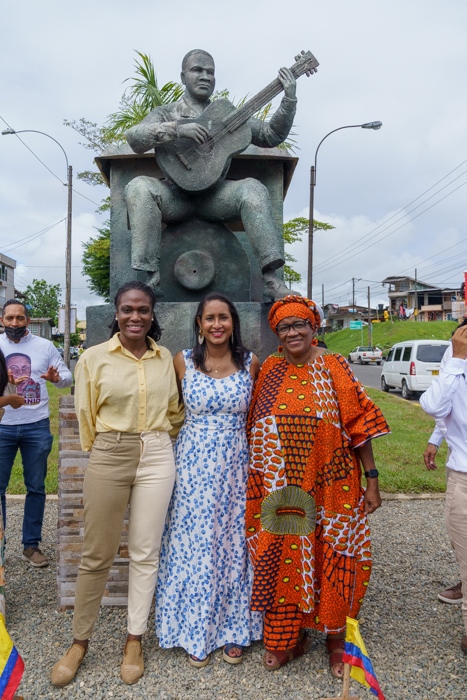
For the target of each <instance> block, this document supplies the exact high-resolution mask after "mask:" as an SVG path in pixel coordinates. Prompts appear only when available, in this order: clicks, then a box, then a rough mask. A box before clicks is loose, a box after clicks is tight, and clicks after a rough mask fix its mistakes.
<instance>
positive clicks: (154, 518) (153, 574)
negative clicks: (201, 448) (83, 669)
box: [73, 431, 175, 640]
mask: <svg viewBox="0 0 467 700" xmlns="http://www.w3.org/2000/svg"><path fill="white" fill-rule="evenodd" d="M174 481H175V463H174V457H173V450H172V442H171V439H170V436H169V434H168V433H167V432H165V431H163V432H160V431H151V432H145V433H141V434H139V433H117V432H110V433H99V434H98V436H97V438H96V440H95V442H94V445H93V447H92V450H91V455H90V457H89V463H88V466H87V467H86V473H85V476H84V543H83V555H82V558H81V564H80V566H79V574H78V581H77V584H76V596H75V612H74V616H73V636H74V638H75V639H80V640H84V639H89V638H90V637H91V635H92V631H93V629H94V624H95V622H96V618H97V615H98V613H99V608H100V604H101V600H102V596H103V594H104V591H105V586H106V583H107V579H108V575H109V570H110V567H111V566H112V563H113V561H114V559H115V556H116V554H117V551H118V547H119V544H120V538H121V533H122V526H123V520H124V517H125V511H126V508H127V505H128V503H129V504H130V526H129V533H128V551H129V556H130V570H129V587H128V632H129V633H130V634H143V633H144V632H145V631H146V628H147V620H148V616H149V611H150V608H151V603H152V599H153V595H154V589H155V586H156V583H157V572H158V569H159V550H160V544H161V539H162V533H163V530H164V524H165V517H166V513H167V509H168V506H169V503H170V499H171V496H172V490H173V485H174Z"/></svg>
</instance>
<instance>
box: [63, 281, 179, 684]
mask: <svg viewBox="0 0 467 700" xmlns="http://www.w3.org/2000/svg"><path fill="white" fill-rule="evenodd" d="M155 301H156V299H155V296H154V294H153V292H152V290H151V289H150V287H148V286H147V285H145V284H143V283H141V282H128V283H127V284H125V285H123V287H120V289H119V290H118V292H117V294H116V297H115V308H116V316H115V320H114V322H113V324H112V327H111V338H110V340H108V341H107V342H106V343H102V344H101V345H96V346H94V347H92V348H90V349H89V350H86V352H85V353H84V354H83V355H82V357H81V358H80V361H79V362H78V365H77V368H76V377H75V380H76V393H75V399H76V412H77V416H78V421H79V433H80V439H81V445H82V448H83V450H85V451H91V454H90V457H89V463H88V466H87V468H86V473H85V478H84V543H83V555H82V559H81V564H80V567H79V574H78V581H77V584H76V595H75V610H74V616H73V636H74V640H73V645H72V646H71V648H70V649H69V650H68V651H67V652H66V654H65V655H64V656H63V657H62V658H61V659H60V661H59V662H58V663H57V664H56V665H55V666H54V668H53V670H52V673H51V679H52V682H53V683H54V684H55V685H58V686H64V685H67V684H68V683H69V682H70V681H71V680H72V679H73V678H74V676H75V674H76V671H77V670H78V667H79V665H80V663H81V661H82V660H83V658H84V655H85V653H86V650H87V647H88V640H89V638H90V637H91V634H92V631H93V628H94V623H95V621H96V618H97V615H98V612H99V607H100V603H101V599H102V596H103V594H104V590H105V585H106V583H107V578H108V574H109V570H110V567H111V565H112V563H113V561H114V559H115V556H116V554H117V551H118V547H119V543H120V536H121V532H122V526H123V520H124V516H125V511H126V508H127V505H128V503H129V504H130V527H129V532H128V551H129V556H130V571H129V590H128V636H127V641H126V644H125V649H124V658H123V664H122V668H121V677H122V679H123V680H124V681H125V682H126V683H135V682H136V681H137V680H138V678H140V677H141V675H142V674H143V671H144V663H143V654H142V649H141V637H142V635H143V633H144V632H145V631H146V627H147V620H148V615H149V610H150V607H151V603H152V599H153V595H154V588H155V585H156V582H157V572H158V567H159V549H160V542H161V537H162V532H163V528H164V521H165V516H166V512H167V508H168V506H169V502H170V498H171V495H172V489H173V485H174V479H175V464H174V458H173V450H172V442H171V439H170V435H169V431H171V432H172V434H174V433H176V432H178V429H179V428H180V425H181V423H182V420H183V417H182V413H181V411H179V395H178V389H177V383H176V379H175V372H174V368H173V363H172V357H171V355H170V352H169V351H168V350H167V349H166V348H164V347H161V346H160V345H157V342H156V341H158V340H159V338H160V336H161V331H160V328H159V325H158V323H157V320H156V317H155V315H154V305H155Z"/></svg>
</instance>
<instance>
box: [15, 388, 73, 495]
mask: <svg viewBox="0 0 467 700" xmlns="http://www.w3.org/2000/svg"><path fill="white" fill-rule="evenodd" d="M47 389H48V392H49V397H50V402H49V406H50V432H51V433H52V435H53V437H54V442H53V445H52V451H51V453H50V455H49V460H48V466H47V478H46V480H45V490H46V493H57V489H58V484H57V475H58V397H59V396H62V395H63V394H69V393H70V388H69V387H68V388H67V389H57V388H56V387H55V386H54V385H53V384H51V383H50V382H47ZM7 493H26V489H25V486H24V481H23V464H22V462H21V455H20V453H19V451H18V454H17V455H16V459H15V463H14V465H13V469H12V472H11V479H10V483H9V485H8V489H7Z"/></svg>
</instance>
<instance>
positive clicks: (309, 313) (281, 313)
mask: <svg viewBox="0 0 467 700" xmlns="http://www.w3.org/2000/svg"><path fill="white" fill-rule="evenodd" d="M289 316H296V317H297V318H303V319H305V320H306V319H308V320H309V321H310V324H311V329H312V331H313V333H317V332H318V329H319V328H320V326H321V321H322V320H323V312H322V310H321V307H320V306H318V304H315V302H314V301H312V300H311V299H307V298H306V297H301V296H299V295H298V294H290V295H289V296H288V297H284V298H283V299H279V301H276V303H275V304H273V306H272V308H271V311H270V312H269V318H268V320H269V325H270V326H271V328H272V330H273V331H274V333H275V332H276V328H277V326H278V324H279V323H280V322H281V321H282V320H283V319H284V318H288V317H289Z"/></svg>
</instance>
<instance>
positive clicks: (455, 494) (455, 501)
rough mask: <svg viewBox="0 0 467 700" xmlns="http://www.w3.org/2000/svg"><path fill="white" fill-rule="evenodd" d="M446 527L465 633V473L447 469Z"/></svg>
mask: <svg viewBox="0 0 467 700" xmlns="http://www.w3.org/2000/svg"><path fill="white" fill-rule="evenodd" d="M445 519H446V529H447V531H448V536H449V539H450V541H451V546H452V548H453V549H454V553H455V555H456V559H457V563H458V564H459V569H460V575H461V581H462V591H463V593H464V599H463V601H462V615H463V618H464V627H465V634H466V635H467V473H465V472H457V471H454V469H449V477H448V481H447V487H446V510H445Z"/></svg>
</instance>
